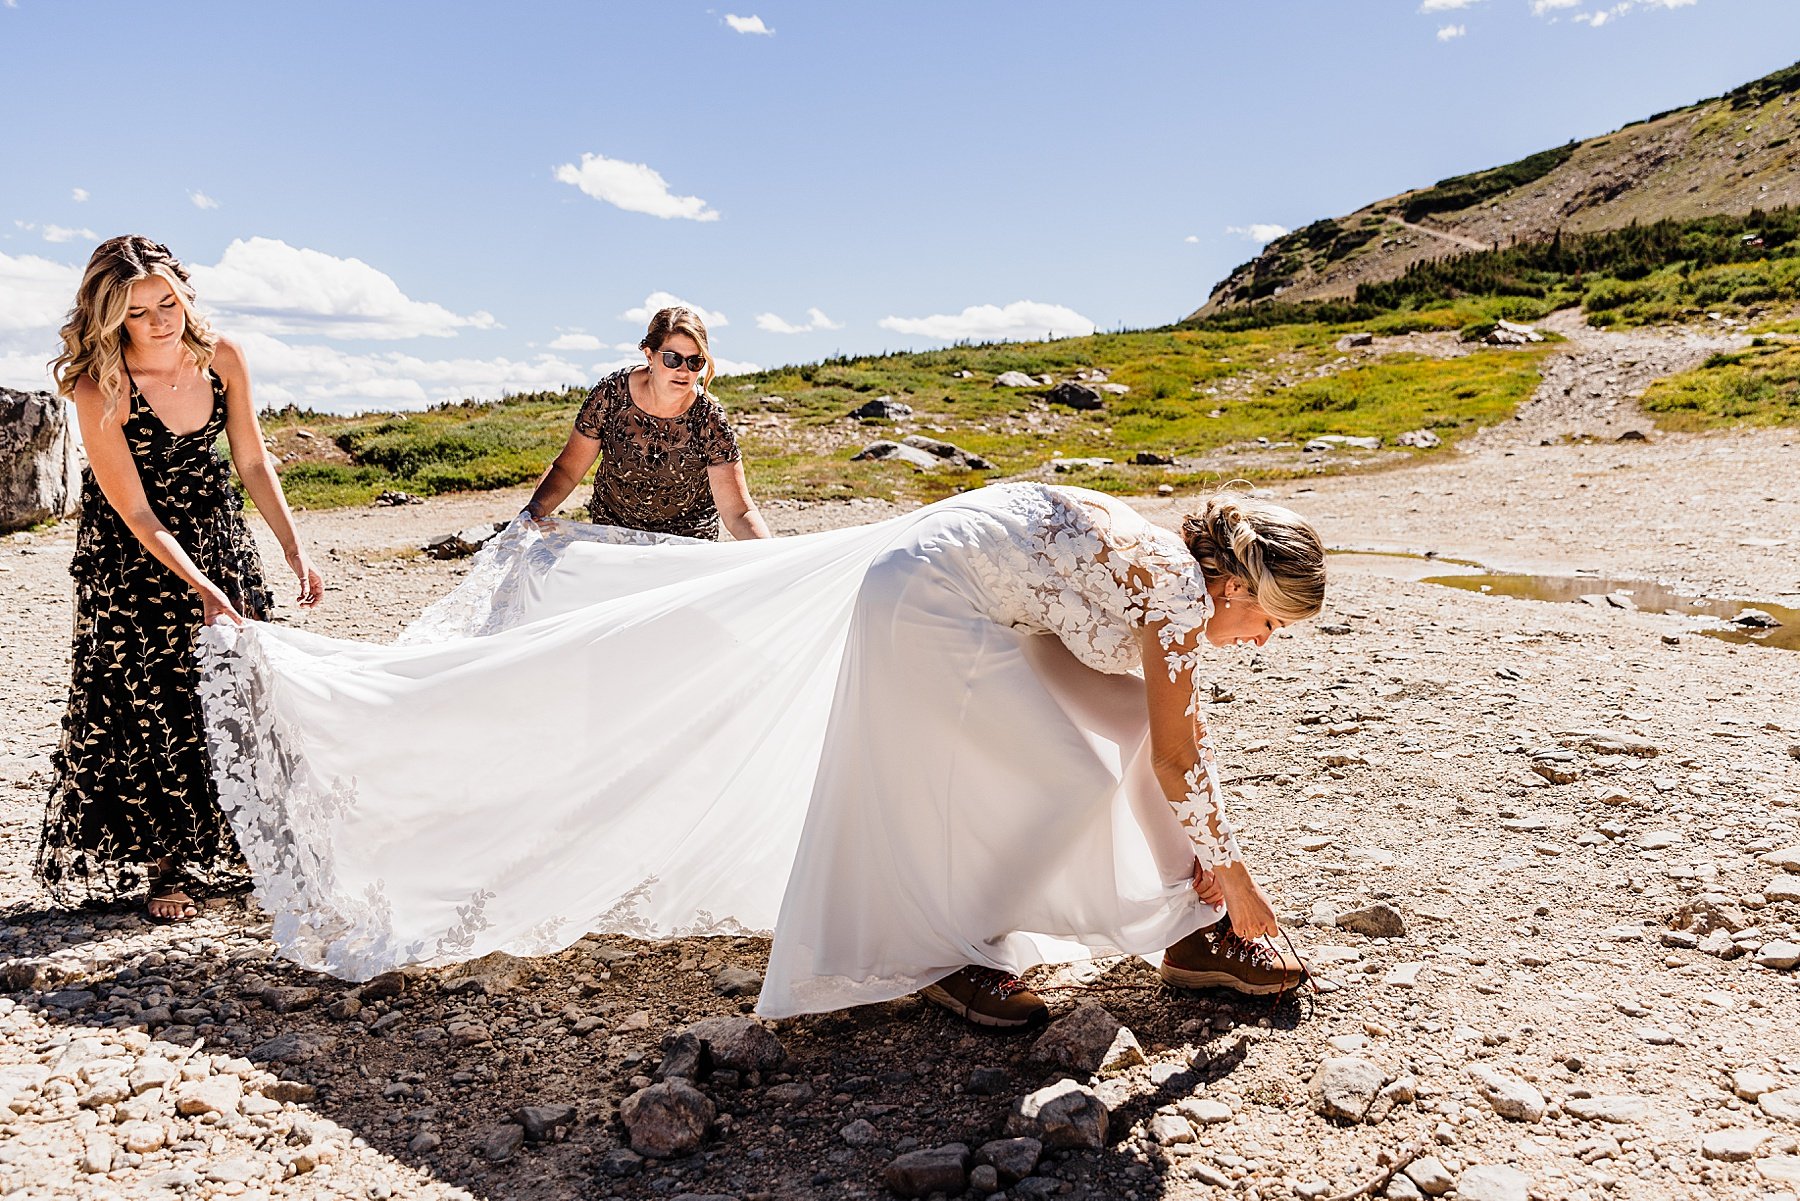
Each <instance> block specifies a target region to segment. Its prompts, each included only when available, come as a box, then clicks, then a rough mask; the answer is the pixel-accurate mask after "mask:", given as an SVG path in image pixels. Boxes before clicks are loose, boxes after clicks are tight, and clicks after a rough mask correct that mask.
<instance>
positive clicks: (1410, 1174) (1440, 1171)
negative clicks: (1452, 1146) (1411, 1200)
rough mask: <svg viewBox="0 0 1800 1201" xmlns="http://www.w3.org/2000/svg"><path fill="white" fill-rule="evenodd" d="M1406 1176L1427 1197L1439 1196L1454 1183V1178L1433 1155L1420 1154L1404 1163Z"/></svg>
mask: <svg viewBox="0 0 1800 1201" xmlns="http://www.w3.org/2000/svg"><path fill="white" fill-rule="evenodd" d="M1405 1175H1406V1177H1407V1178H1408V1179H1409V1180H1411V1181H1412V1182H1413V1183H1414V1184H1416V1185H1418V1186H1419V1191H1420V1192H1422V1193H1424V1194H1425V1195H1426V1196H1428V1197H1441V1196H1443V1195H1444V1194H1445V1193H1447V1192H1449V1191H1450V1190H1451V1189H1452V1188H1453V1187H1455V1185H1456V1178H1455V1177H1454V1176H1452V1175H1450V1173H1449V1171H1448V1170H1447V1169H1446V1168H1445V1167H1444V1161H1443V1160H1441V1159H1439V1158H1438V1157H1437V1156H1435V1155H1422V1156H1420V1157H1419V1158H1418V1159H1415V1160H1413V1161H1412V1162H1411V1163H1409V1164H1407V1165H1406V1172H1405Z"/></svg>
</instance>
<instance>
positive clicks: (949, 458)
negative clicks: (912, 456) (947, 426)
mask: <svg viewBox="0 0 1800 1201" xmlns="http://www.w3.org/2000/svg"><path fill="white" fill-rule="evenodd" d="M900 444H901V445H902V446H908V447H911V448H912V449H913V450H922V451H924V452H926V453H927V454H929V455H932V456H933V457H935V458H937V459H939V460H940V461H941V462H942V463H947V464H949V465H950V466H952V467H966V468H968V469H969V470H970V471H992V470H994V465H993V464H992V463H990V462H988V461H987V460H986V459H984V458H982V457H981V456H980V455H978V454H976V453H975V452H974V451H972V450H964V449H963V448H962V447H960V446H958V445H956V443H954V442H945V441H944V440H943V439H941V438H927V437H926V436H925V435H924V434H909V435H907V436H906V437H905V438H902V439H901V440H900Z"/></svg>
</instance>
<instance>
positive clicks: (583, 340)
mask: <svg viewBox="0 0 1800 1201" xmlns="http://www.w3.org/2000/svg"><path fill="white" fill-rule="evenodd" d="M604 345H605V343H604V342H602V341H600V339H598V338H596V337H594V335H592V334H559V335H557V337H556V339H555V341H553V342H551V343H550V349H551V350H599V349H600V348H601V347H602V346H604Z"/></svg>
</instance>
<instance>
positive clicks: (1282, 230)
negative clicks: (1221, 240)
mask: <svg viewBox="0 0 1800 1201" xmlns="http://www.w3.org/2000/svg"><path fill="white" fill-rule="evenodd" d="M1225 232H1226V233H1228V234H1236V235H1237V236H1238V237H1240V238H1243V239H1244V240H1245V241H1248V242H1273V241H1274V240H1275V239H1276V238H1281V237H1286V236H1287V232H1288V230H1287V226H1285V225H1275V224H1273V223H1265V222H1261V221H1253V222H1251V223H1250V224H1249V225H1227V226H1226V227H1225Z"/></svg>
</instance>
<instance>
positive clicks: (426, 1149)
mask: <svg viewBox="0 0 1800 1201" xmlns="http://www.w3.org/2000/svg"><path fill="white" fill-rule="evenodd" d="M443 1145H444V1140H443V1139H442V1138H440V1137H438V1136H437V1135H435V1134H433V1133H432V1132H431V1131H429V1130H425V1131H421V1132H420V1133H418V1134H415V1135H413V1136H412V1141H411V1142H409V1143H407V1144H406V1149H407V1150H408V1151H411V1152H412V1153H413V1154H414V1155H430V1154H431V1153H432V1152H433V1151H436V1150H437V1149H438V1148H439V1147H441V1146H443Z"/></svg>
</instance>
